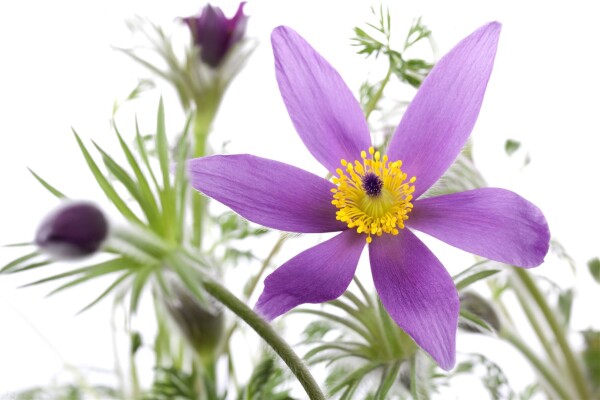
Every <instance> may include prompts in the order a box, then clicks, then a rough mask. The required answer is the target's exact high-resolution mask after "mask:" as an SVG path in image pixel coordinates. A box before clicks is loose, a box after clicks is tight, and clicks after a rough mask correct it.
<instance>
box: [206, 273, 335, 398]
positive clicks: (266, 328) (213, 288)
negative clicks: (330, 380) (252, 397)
mask: <svg viewBox="0 0 600 400" xmlns="http://www.w3.org/2000/svg"><path fill="white" fill-rule="evenodd" d="M203 286H204V289H206V291H207V292H208V293H210V295H211V296H213V297H214V298H215V299H217V300H218V301H219V302H221V303H222V304H223V305H224V306H225V307H227V308H229V309H230V310H231V311H232V312H233V313H235V314H236V315H237V316H238V317H240V318H241V319H242V320H244V321H245V322H246V323H247V324H248V325H249V326H250V327H251V328H252V329H253V330H254V331H255V332H256V333H257V334H258V335H259V336H260V337H261V338H263V339H264V341H265V342H267V344H268V345H269V346H271V348H272V349H273V350H274V351H275V352H276V353H277V354H278V355H279V357H281V359H282V360H283V361H284V362H285V363H286V364H287V366H288V367H289V368H290V370H291V371H292V373H293V374H294V375H295V376H296V378H297V379H298V381H299V382H300V384H301V385H302V387H303V388H304V390H305V391H306V394H307V395H308V397H309V399H311V400H325V395H324V394H323V392H322V391H321V389H320V388H319V385H318V384H317V382H316V381H315V378H314V377H313V376H312V375H311V373H310V371H309V370H308V368H307V367H306V365H305V364H304V362H303V361H302V359H301V358H300V357H298V355H297V354H296V353H295V352H294V350H293V349H292V348H291V347H290V345H289V344H288V343H287V342H286V341H285V340H284V339H283V338H282V337H281V336H280V335H279V334H278V333H277V332H276V331H275V330H274V329H273V327H272V326H271V325H270V324H269V323H268V322H266V321H265V320H264V319H262V318H261V317H260V316H259V315H258V314H256V313H255V312H254V311H252V309H250V308H249V307H248V306H247V305H246V304H245V303H243V302H242V301H240V299H238V298H237V297H235V296H234V295H233V294H232V293H231V292H230V291H229V290H227V289H226V288H225V287H224V286H223V285H221V284H220V283H218V282H216V281H214V280H212V279H206V280H205V281H204V282H203Z"/></svg>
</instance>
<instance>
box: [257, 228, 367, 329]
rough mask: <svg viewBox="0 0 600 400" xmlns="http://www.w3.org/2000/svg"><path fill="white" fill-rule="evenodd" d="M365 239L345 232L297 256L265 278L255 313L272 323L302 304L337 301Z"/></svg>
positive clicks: (348, 281) (352, 271) (353, 268)
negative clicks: (274, 319)
mask: <svg viewBox="0 0 600 400" xmlns="http://www.w3.org/2000/svg"><path fill="white" fill-rule="evenodd" d="M364 246H365V238H364V236H363V235H359V234H357V233H356V232H354V231H353V230H347V231H344V232H342V233H340V234H339V235H337V236H335V237H333V238H332V239H329V240H328V241H326V242H323V243H321V244H318V245H316V246H314V247H311V248H310V249H308V250H306V251H304V252H302V253H300V254H298V255H297V256H296V257H294V258H292V259H291V260H289V261H288V262H286V263H285V264H283V265H282V266H281V267H279V268H277V269H276V270H275V272H273V273H272V274H271V275H269V276H268V277H267V279H265V289H264V291H263V292H262V294H261V295H260V298H259V299H258V303H257V304H256V310H257V311H258V312H259V313H260V314H261V315H262V316H263V317H265V318H266V319H268V320H272V319H273V318H276V317H278V316H280V315H281V314H284V313H286V312H288V311H289V310H291V309H292V308H294V307H296V306H297V305H300V304H304V303H323V302H325V301H329V300H333V299H337V298H338V297H339V296H341V295H342V293H344V291H345V290H346V289H347V288H348V285H350V281H351V280H352V277H353V276H354V271H356V265H357V264H358V259H359V258H360V254H361V253H362V250H363V248H364Z"/></svg>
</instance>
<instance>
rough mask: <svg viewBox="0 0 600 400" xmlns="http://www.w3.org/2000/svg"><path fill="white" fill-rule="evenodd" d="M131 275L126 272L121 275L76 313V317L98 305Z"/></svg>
mask: <svg viewBox="0 0 600 400" xmlns="http://www.w3.org/2000/svg"><path fill="white" fill-rule="evenodd" d="M131 275H133V271H127V272H125V273H123V274H122V275H121V276H119V277H118V278H117V279H115V281H114V282H113V283H112V284H111V285H110V286H109V287H107V288H106V290H104V291H103V292H102V293H100V296H98V297H96V299H95V300H94V301H92V302H91V303H89V304H88V305H87V306H85V307H83V308H82V309H81V310H79V311H77V315H79V314H81V313H83V312H85V311H87V310H89V309H90V308H92V307H93V306H95V305H96V304H98V303H99V302H100V301H101V300H102V299H103V298H105V297H106V296H107V295H108V294H109V293H111V292H112V291H113V290H114V289H115V288H117V287H118V286H119V284H120V283H121V282H123V281H124V280H125V279H127V278H128V277H130V276H131Z"/></svg>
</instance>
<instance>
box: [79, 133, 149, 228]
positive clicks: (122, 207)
mask: <svg viewBox="0 0 600 400" xmlns="http://www.w3.org/2000/svg"><path fill="white" fill-rule="evenodd" d="M73 134H74V135H75V139H76V140H77V144H78V145H79V148H80V149H81V153H82V154H83V157H84V158H85V161H86V163H87V164H88V167H89V168H90V171H91V172H92V174H93V175H94V177H95V178H96V181H97V182H98V185H99V186H100V188H102V190H103V191H104V194H106V196H107V197H108V198H109V200H110V201H112V203H113V204H114V205H115V207H117V209H118V210H119V211H120V212H121V214H123V216H124V217H125V218H127V219H128V220H130V221H132V222H134V223H136V224H138V225H140V226H145V224H144V223H143V222H142V221H141V220H140V219H139V218H138V217H137V216H136V215H135V214H134V213H133V211H131V209H130V208H129V207H128V206H127V204H125V201H124V200H123V199H122V198H121V197H120V196H119V194H118V193H117V192H116V190H115V189H114V188H113V186H112V185H111V184H110V182H109V181H108V180H107V179H106V177H105V176H104V175H103V174H102V172H101V171H100V168H98V165H97V164H96V162H95V161H94V159H93V158H92V156H91V155H90V153H89V152H88V150H87V148H86V147H85V145H84V144H83V142H82V141H81V138H80V137H79V135H78V134H77V132H75V130H73Z"/></svg>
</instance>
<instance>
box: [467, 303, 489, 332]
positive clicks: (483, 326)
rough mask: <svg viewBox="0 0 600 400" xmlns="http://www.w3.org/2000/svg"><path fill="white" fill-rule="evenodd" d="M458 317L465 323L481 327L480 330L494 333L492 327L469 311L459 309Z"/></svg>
mask: <svg viewBox="0 0 600 400" xmlns="http://www.w3.org/2000/svg"><path fill="white" fill-rule="evenodd" d="M459 315H460V317H461V318H463V319H464V320H465V321H466V322H467V323H470V324H472V325H473V326H476V327H478V328H480V329H481V331H482V332H489V333H494V328H492V326H491V325H490V324H488V323H487V322H485V321H484V320H483V319H481V318H479V317H478V316H477V315H475V314H473V313H472V312H469V311H467V310H464V309H461V310H460V314H459Z"/></svg>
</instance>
